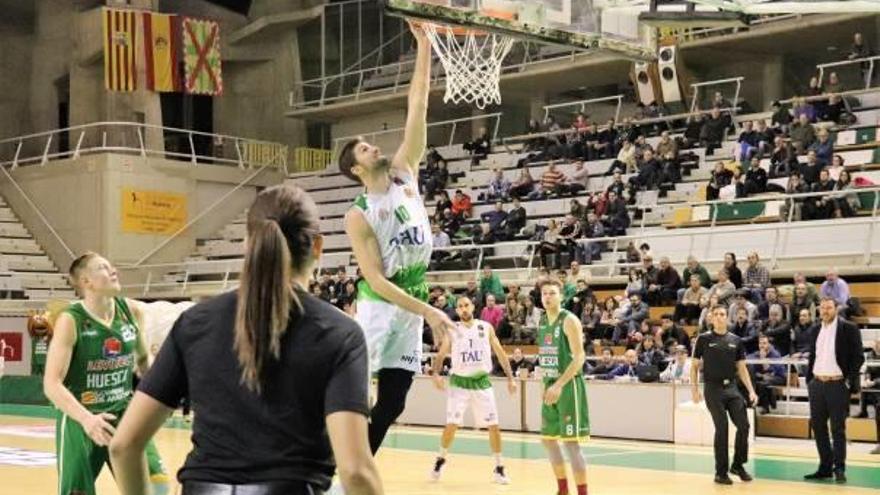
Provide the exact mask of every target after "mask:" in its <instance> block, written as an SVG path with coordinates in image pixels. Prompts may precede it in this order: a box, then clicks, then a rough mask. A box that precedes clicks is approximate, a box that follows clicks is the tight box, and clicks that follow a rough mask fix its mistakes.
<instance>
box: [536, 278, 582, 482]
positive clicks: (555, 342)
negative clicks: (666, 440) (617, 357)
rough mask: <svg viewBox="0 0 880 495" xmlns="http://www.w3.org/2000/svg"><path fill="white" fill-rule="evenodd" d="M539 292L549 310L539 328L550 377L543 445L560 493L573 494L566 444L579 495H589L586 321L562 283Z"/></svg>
mask: <svg viewBox="0 0 880 495" xmlns="http://www.w3.org/2000/svg"><path fill="white" fill-rule="evenodd" d="M539 288H540V290H541V300H542V301H543V302H544V309H545V310H546V312H545V313H544V314H543V315H542V316H541V323H540V325H539V327H538V355H539V364H540V366H541V372H542V375H543V377H544V405H543V406H542V408H541V435H542V436H543V441H542V443H543V444H544V447H545V448H546V449H547V454H548V456H549V457H550V464H551V466H552V467H553V474H554V475H555V476H556V484H557V486H558V492H557V493H558V495H568V493H569V492H568V478H567V477H566V474H565V460H564V459H563V457H562V450H561V449H560V448H559V441H560V440H561V441H562V445H563V446H564V448H565V450H566V453H567V454H568V459H569V462H570V463H571V470H572V473H573V474H574V480H575V484H576V485H577V493H578V495H587V465H586V461H585V460H584V455H583V453H582V452H581V447H580V443H579V441H580V440H584V439H586V438H587V437H589V435H590V416H589V412H588V411H587V394H586V386H585V384H584V376H583V366H584V359H585V353H584V339H583V331H582V328H581V322H580V320H579V319H578V317H577V316H575V315H574V314H572V313H570V312H568V311H566V310H564V309H562V306H561V305H562V282H560V281H559V280H557V279H547V280H543V281H541V282H540V283H539Z"/></svg>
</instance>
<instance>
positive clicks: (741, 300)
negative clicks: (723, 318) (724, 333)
mask: <svg viewBox="0 0 880 495" xmlns="http://www.w3.org/2000/svg"><path fill="white" fill-rule="evenodd" d="M749 295H750V293H749V291H748V289H737V290H736V292H734V294H733V299H731V301H730V307H729V308H728V311H727V313H728V316H727V320H728V323H733V318H734V317H735V316H736V310H737V309H739V308H745V310H746V314H747V315H748V317H749V322H750V323H751V322H754V321H755V317H756V316H757V314H758V306H756V305H754V304H752V303H751V302H750V301H749V299H748V298H749Z"/></svg>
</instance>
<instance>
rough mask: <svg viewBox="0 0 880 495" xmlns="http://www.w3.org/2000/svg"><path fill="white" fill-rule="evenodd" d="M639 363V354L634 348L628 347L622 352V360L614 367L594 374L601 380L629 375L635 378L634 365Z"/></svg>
mask: <svg viewBox="0 0 880 495" xmlns="http://www.w3.org/2000/svg"><path fill="white" fill-rule="evenodd" d="M638 365H639V355H638V354H637V353H636V351H635V350H634V349H629V350H627V351H626V352H624V353H623V362H622V363H620V364H618V365H617V366H615V367H614V369H612V370H611V371H610V372H608V373H607V374H605V375H601V376H596V378H600V379H602V380H612V379H614V378H617V377H621V376H629V377H632V379H635V378H636V366H638Z"/></svg>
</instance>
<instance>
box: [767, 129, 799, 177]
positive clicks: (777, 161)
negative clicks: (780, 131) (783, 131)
mask: <svg viewBox="0 0 880 495" xmlns="http://www.w3.org/2000/svg"><path fill="white" fill-rule="evenodd" d="M795 170H797V157H796V156H795V153H794V150H793V149H792V148H791V145H790V144H788V143H786V142H785V138H783V137H782V136H781V135H779V136H776V137H775V138H773V150H772V151H771V152H770V174H769V175H770V177H771V178H776V177H788V176H789V175H791V173H792V172H794V171H795Z"/></svg>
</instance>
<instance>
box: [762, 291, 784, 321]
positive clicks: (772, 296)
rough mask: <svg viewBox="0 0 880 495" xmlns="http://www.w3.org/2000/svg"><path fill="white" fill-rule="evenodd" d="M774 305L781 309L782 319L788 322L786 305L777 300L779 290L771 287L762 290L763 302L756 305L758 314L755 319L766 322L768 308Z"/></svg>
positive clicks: (768, 315)
mask: <svg viewBox="0 0 880 495" xmlns="http://www.w3.org/2000/svg"><path fill="white" fill-rule="evenodd" d="M774 304H776V305H778V306H779V307H780V308H782V319H784V320H789V317H790V315H789V312H788V305H787V304H785V302H783V301H782V300H781V299H780V298H779V289H777V288H776V287H773V286H772V285H771V286H770V287H767V288H766V289H765V290H764V300H763V301H761V303H760V304H758V314H757V315H756V316H755V317H756V318H757V319H758V320H760V321H762V322H766V321H767V319H769V318H770V306H772V305H774Z"/></svg>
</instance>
